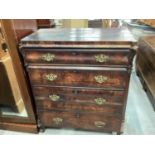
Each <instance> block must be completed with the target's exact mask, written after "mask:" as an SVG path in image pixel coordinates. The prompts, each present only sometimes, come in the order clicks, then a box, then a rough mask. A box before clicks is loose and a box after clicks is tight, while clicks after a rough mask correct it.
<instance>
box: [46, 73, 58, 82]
mask: <svg viewBox="0 0 155 155" xmlns="http://www.w3.org/2000/svg"><path fill="white" fill-rule="evenodd" d="M57 77H58V76H57V75H56V74H52V73H51V74H47V75H45V79H46V80H48V81H54V80H56V79H57Z"/></svg>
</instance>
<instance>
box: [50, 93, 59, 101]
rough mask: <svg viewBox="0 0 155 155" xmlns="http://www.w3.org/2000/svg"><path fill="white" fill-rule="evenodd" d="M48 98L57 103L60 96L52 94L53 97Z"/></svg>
mask: <svg viewBox="0 0 155 155" xmlns="http://www.w3.org/2000/svg"><path fill="white" fill-rule="evenodd" d="M49 98H50V100H52V101H58V100H59V99H60V96H58V95H55V94H53V95H49Z"/></svg>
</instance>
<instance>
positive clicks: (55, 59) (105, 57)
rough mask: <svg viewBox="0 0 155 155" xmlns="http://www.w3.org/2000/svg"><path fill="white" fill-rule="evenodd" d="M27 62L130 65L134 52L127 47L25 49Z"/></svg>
mask: <svg viewBox="0 0 155 155" xmlns="http://www.w3.org/2000/svg"><path fill="white" fill-rule="evenodd" d="M24 54H25V61H26V63H45V64H50V65H53V64H88V65H129V63H131V61H130V59H131V56H132V52H131V51H130V50H127V49H111V50H110V49H81V50H79V49H49V50H39V49H38V50H28V51H25V53H24Z"/></svg>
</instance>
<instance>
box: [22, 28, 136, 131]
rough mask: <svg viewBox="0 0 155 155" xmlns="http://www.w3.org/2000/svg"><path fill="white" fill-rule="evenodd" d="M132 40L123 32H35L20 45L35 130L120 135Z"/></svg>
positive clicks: (98, 30)
mask: <svg viewBox="0 0 155 155" xmlns="http://www.w3.org/2000/svg"><path fill="white" fill-rule="evenodd" d="M134 46H135V40H134V39H133V37H132V35H131V34H130V32H129V31H128V30H127V29H117V28H113V29H90V28H86V29H40V30H38V31H37V32H35V33H33V34H31V35H29V36H27V37H25V38H23V39H22V40H21V44H20V49H21V53H22V56H23V59H24V64H25V68H26V71H27V74H28V77H29V81H30V84H31V88H32V92H33V96H34V100H35V107H36V111H37V118H38V126H39V127H40V128H46V127H51V128H74V129H82V130H92V131H105V132H117V133H120V132H121V126H122V123H123V121H124V114H125V107H126V102H127V95H128V87H129V79H130V73H131V68H132V60H133V56H134V54H135V51H134V48H133V47H134Z"/></svg>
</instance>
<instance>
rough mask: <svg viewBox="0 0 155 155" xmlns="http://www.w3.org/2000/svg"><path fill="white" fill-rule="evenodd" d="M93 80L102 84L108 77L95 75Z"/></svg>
mask: <svg viewBox="0 0 155 155" xmlns="http://www.w3.org/2000/svg"><path fill="white" fill-rule="evenodd" d="M94 80H95V81H96V82H97V83H104V82H106V81H107V80H108V77H107V76H103V75H97V76H94Z"/></svg>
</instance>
